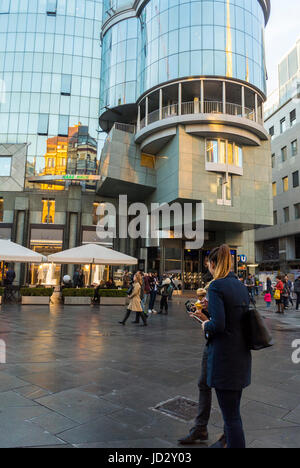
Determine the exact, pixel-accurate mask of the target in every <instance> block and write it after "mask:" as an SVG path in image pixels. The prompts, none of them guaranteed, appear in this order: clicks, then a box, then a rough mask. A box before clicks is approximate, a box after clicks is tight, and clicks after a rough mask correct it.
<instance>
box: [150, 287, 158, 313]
mask: <svg viewBox="0 0 300 468" xmlns="http://www.w3.org/2000/svg"><path fill="white" fill-rule="evenodd" d="M156 295H157V291H151V292H150V302H149V310H153V309H154V304H155V299H156Z"/></svg>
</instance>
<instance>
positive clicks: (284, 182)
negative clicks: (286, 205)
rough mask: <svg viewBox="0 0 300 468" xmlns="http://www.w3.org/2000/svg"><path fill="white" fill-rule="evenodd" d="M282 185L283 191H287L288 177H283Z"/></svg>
mask: <svg viewBox="0 0 300 468" xmlns="http://www.w3.org/2000/svg"><path fill="white" fill-rule="evenodd" d="M282 185H283V191H284V192H287V191H288V189H289V178H288V177H283V179H282Z"/></svg>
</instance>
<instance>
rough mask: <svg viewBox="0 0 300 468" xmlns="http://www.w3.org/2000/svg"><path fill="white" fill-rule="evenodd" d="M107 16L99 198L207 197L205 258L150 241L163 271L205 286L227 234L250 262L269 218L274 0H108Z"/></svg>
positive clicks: (150, 257)
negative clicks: (268, 34) (268, 37)
mask: <svg viewBox="0 0 300 468" xmlns="http://www.w3.org/2000/svg"><path fill="white" fill-rule="evenodd" d="M103 13H104V22H103V26H102V43H103V49H102V63H103V67H102V72H101V94H100V96H101V102H100V126H101V127H102V129H103V130H104V131H106V132H108V133H109V137H108V138H107V140H106V143H105V145H104V150H103V153H102V158H101V169H100V171H101V176H102V179H101V182H100V183H99V184H98V193H99V194H102V195H115V196H117V195H118V194H119V193H122V192H123V193H127V194H128V196H129V197H131V198H132V199H135V198H136V197H140V199H141V200H143V201H145V200H146V202H147V203H148V204H150V203H151V202H160V203H166V202H167V203H171V202H173V201H177V202H180V203H184V201H186V200H188V201H193V202H197V201H203V202H204V205H205V229H206V241H207V242H206V244H205V246H204V249H203V252H202V254H201V252H187V251H186V250H185V249H184V247H183V246H184V239H182V240H181V241H179V240H175V239H172V233H171V234H170V237H171V238H170V239H169V240H168V241H160V243H159V245H157V246H156V247H155V246H153V245H150V244H149V245H147V243H146V245H144V246H143V247H144V249H145V250H144V255H145V261H146V263H147V262H148V265H152V266H153V265H158V264H160V269H161V271H173V270H174V271H181V272H182V275H186V274H187V273H189V274H195V275H196V277H197V282H196V283H197V284H199V281H198V280H199V276H197V275H201V274H202V270H203V265H204V260H203V259H204V258H205V252H206V251H207V250H209V249H210V248H211V247H212V246H213V245H216V244H217V243H220V242H222V241H223V242H228V243H229V244H230V245H231V246H232V249H233V252H235V254H234V255H236V253H237V252H238V250H239V249H240V253H243V254H246V256H247V257H248V259H249V262H250V263H252V264H253V263H254V261H255V258H254V257H255V255H254V239H253V234H251V235H250V234H249V231H250V230H251V229H253V228H255V227H256V226H257V225H261V224H269V223H271V222H272V220H271V217H270V213H271V211H272V207H271V205H272V197H271V189H270V177H271V176H270V174H271V164H270V146H269V136H268V133H267V132H266V130H265V128H264V124H263V105H264V102H265V100H266V76H267V73H266V65H265V49H264V28H265V25H266V24H267V22H268V19H269V15H270V1H269V0H148V1H132V2H107V3H106V2H104V12H103ZM126 133H127V134H126ZM120 144H122V145H123V146H120ZM258 174H259V175H258ZM112 182H114V183H112ZM244 232H246V234H243V233H244ZM251 236H252V237H251ZM250 238H251V239H250ZM245 239H246V240H245ZM155 249H156V250H155ZM241 249H242V250H241ZM244 257H245V255H244V256H243V258H244Z"/></svg>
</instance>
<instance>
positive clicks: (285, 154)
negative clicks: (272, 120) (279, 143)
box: [281, 146, 287, 162]
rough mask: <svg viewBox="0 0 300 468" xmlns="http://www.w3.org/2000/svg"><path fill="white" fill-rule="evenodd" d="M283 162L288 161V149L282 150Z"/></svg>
mask: <svg viewBox="0 0 300 468" xmlns="http://www.w3.org/2000/svg"><path fill="white" fill-rule="evenodd" d="M281 160H282V162H285V161H286V160H287V147H286V146H285V147H284V148H281Z"/></svg>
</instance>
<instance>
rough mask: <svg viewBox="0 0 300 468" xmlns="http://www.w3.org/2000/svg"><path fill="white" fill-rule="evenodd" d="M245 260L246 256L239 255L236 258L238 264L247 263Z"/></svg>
mask: <svg viewBox="0 0 300 468" xmlns="http://www.w3.org/2000/svg"><path fill="white" fill-rule="evenodd" d="M247 260H248V258H247V256H246V255H239V256H238V262H240V263H247Z"/></svg>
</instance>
